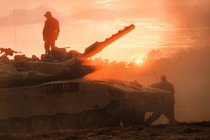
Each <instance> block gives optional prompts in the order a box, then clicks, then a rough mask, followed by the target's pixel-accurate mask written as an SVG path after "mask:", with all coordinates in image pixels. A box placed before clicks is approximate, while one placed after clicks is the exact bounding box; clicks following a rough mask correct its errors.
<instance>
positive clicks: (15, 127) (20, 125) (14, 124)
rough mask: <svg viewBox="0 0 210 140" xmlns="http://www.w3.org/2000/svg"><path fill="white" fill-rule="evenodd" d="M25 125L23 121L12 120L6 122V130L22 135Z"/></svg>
mask: <svg viewBox="0 0 210 140" xmlns="http://www.w3.org/2000/svg"><path fill="white" fill-rule="evenodd" d="M26 126H27V123H26V121H25V120H24V119H19V118H13V119H10V120H9V122H8V130H9V132H11V133H23V132H25V131H26Z"/></svg>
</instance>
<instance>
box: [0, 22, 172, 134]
mask: <svg viewBox="0 0 210 140" xmlns="http://www.w3.org/2000/svg"><path fill="white" fill-rule="evenodd" d="M133 28H134V25H130V26H128V27H125V29H123V30H121V31H119V32H118V33H117V34H115V35H112V37H110V38H108V39H106V40H105V41H103V42H96V43H94V44H93V45H91V46H89V47H88V48H86V50H85V51H84V53H78V52H75V51H71V52H68V53H66V52H65V51H63V50H62V51H61V50H59V49H58V50H56V51H54V52H51V53H50V54H44V55H43V56H42V59H41V60H36V59H35V60H31V59H30V60H28V58H25V57H23V56H22V55H21V56H18V57H16V58H15V60H6V59H4V61H2V62H1V64H0V66H1V70H0V77H1V81H0V84H1V88H0V133H15V134H16V133H29V132H30V133H40V132H42V133H43V132H49V131H57V130H69V129H79V128H85V129H96V128H100V127H105V126H120V125H121V126H122V125H123V126H129V125H142V124H143V125H145V124H151V123H153V122H154V121H155V120H156V119H157V118H158V117H159V116H160V115H162V114H163V115H165V116H167V115H168V113H169V111H168V108H167V107H168V105H169V104H170V101H172V100H173V95H172V93H170V92H168V91H164V90H158V89H153V88H144V87H142V86H141V85H140V84H138V83H136V82H122V81H116V80H106V81H99V80H87V79H84V78H82V77H84V76H85V75H87V74H89V73H91V72H93V71H94V70H96V69H95V67H94V66H92V65H84V61H86V60H87V59H88V58H89V57H91V56H93V55H95V54H96V53H98V52H99V51H101V50H102V49H103V48H104V47H105V46H107V45H108V44H110V43H112V42H113V41H115V40H116V39H118V38H119V37H121V36H122V35H124V34H125V33H127V32H129V31H131V30H132V29H133ZM72 52H73V53H72ZM61 56H62V57H61ZM148 113H152V115H151V116H150V117H148V116H147V114H148Z"/></svg>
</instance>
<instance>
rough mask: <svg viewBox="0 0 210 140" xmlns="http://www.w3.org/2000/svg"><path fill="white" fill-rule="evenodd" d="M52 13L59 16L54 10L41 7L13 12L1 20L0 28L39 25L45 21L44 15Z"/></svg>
mask: <svg viewBox="0 0 210 140" xmlns="http://www.w3.org/2000/svg"><path fill="white" fill-rule="evenodd" d="M46 11H51V12H52V13H53V14H54V15H59V14H58V13H59V12H57V11H56V10H54V9H53V8H47V7H44V6H40V7H37V8H32V9H17V10H14V11H11V12H10V14H9V15H7V16H5V17H1V18H0V26H10V25H14V24H16V25H26V24H38V23H42V22H43V20H44V17H43V15H44V13H45V12H46Z"/></svg>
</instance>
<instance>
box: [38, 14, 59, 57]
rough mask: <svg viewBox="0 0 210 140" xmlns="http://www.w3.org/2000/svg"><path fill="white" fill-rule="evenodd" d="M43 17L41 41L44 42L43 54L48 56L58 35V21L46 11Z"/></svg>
mask: <svg viewBox="0 0 210 140" xmlns="http://www.w3.org/2000/svg"><path fill="white" fill-rule="evenodd" d="M44 16H45V17H46V19H47V20H46V21H45V24H44V28H43V32H42V35H43V40H44V48H45V53H46V54H48V53H49V51H50V47H51V50H53V49H54V48H55V40H57V37H58V35H59V33H60V27H59V21H58V20H57V19H55V18H54V17H53V16H52V14H51V12H50V11H47V12H46V13H45V14H44Z"/></svg>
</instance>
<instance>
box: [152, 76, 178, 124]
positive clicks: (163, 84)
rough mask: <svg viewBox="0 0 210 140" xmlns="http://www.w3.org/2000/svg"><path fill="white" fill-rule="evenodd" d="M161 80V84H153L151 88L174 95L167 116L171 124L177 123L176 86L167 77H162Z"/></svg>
mask: <svg viewBox="0 0 210 140" xmlns="http://www.w3.org/2000/svg"><path fill="white" fill-rule="evenodd" d="M160 79H161V81H160V82H159V83H155V84H152V85H151V87H153V88H158V89H163V90H167V91H170V92H171V93H172V94H173V99H172V100H171V102H169V104H168V110H167V112H168V113H167V114H166V117H167V118H168V119H169V121H170V122H171V123H176V122H177V121H176V120H175V118H174V105H175V99H174V85H173V84H172V83H170V82H169V81H168V80H167V78H166V75H162V76H161V77H160Z"/></svg>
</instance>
